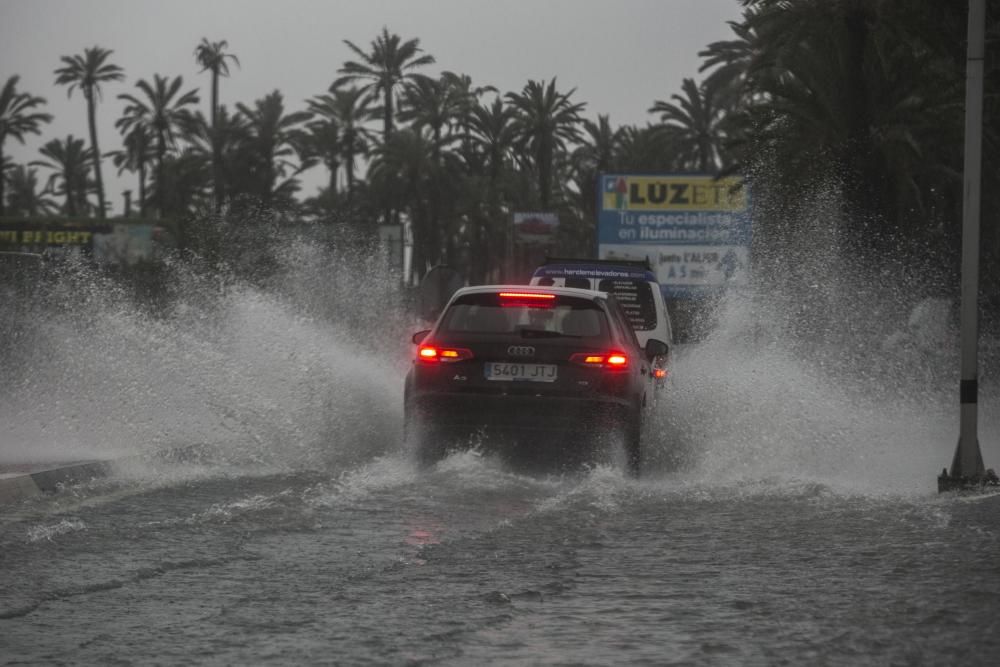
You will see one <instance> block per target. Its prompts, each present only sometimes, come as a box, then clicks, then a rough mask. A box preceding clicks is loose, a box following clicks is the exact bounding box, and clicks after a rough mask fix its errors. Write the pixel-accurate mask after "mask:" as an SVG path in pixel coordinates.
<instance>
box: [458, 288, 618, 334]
mask: <svg viewBox="0 0 1000 667" xmlns="http://www.w3.org/2000/svg"><path fill="white" fill-rule="evenodd" d="M440 330H441V331H442V332H445V333H481V334H517V333H520V334H521V335H522V336H524V337H526V338H530V337H552V338H556V337H571V338H598V339H602V340H606V339H608V338H609V333H608V321H607V316H606V315H605V313H604V311H603V310H601V308H600V306H598V305H597V304H596V303H595V302H593V301H590V300H588V299H583V298H579V297H571V296H562V295H557V296H556V297H555V299H553V300H551V301H539V302H538V303H534V302H531V301H530V300H527V299H525V300H519V299H501V298H500V296H499V295H498V294H496V293H485V294H466V295H464V296H461V297H459V298H458V299H456V301H455V303H453V304H452V305H451V306H450V307H449V308H448V311H447V312H446V313H445V316H444V319H443V320H442V322H441V328H440Z"/></svg>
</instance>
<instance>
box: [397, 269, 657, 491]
mask: <svg viewBox="0 0 1000 667" xmlns="http://www.w3.org/2000/svg"><path fill="white" fill-rule="evenodd" d="M413 342H414V344H415V345H416V346H417V348H416V351H415V354H414V359H413V367H412V368H411V370H410V372H409V374H408V375H407V377H406V386H405V390H404V410H405V422H404V432H405V438H406V440H407V442H409V443H412V444H413V446H415V448H416V450H417V453H418V456H419V457H420V459H421V460H422V461H424V462H432V461H434V460H437V459H438V458H440V457H441V456H443V455H444V454H445V453H446V452H447V450H448V449H449V448H451V447H456V446H458V447H460V446H462V445H463V444H467V443H468V442H469V436H470V435H472V434H475V433H481V434H485V435H486V436H487V439H489V437H490V436H494V435H496V436H499V440H500V441H502V442H505V443H510V442H512V441H513V442H516V443H517V444H518V446H519V449H524V448H525V447H527V448H530V449H540V448H550V447H551V446H552V444H553V443H554V442H558V443H560V444H561V445H562V447H564V448H569V449H571V450H573V449H577V448H578V449H579V450H580V451H585V450H586V448H588V447H592V446H593V445H594V444H597V443H599V442H601V441H604V442H607V441H609V440H610V441H614V440H616V439H617V440H619V441H621V442H622V443H623V445H624V449H625V454H626V461H627V466H628V470H629V472H630V473H631V474H633V475H638V473H639V471H640V468H641V463H642V444H641V441H642V433H643V417H644V412H645V408H646V406H647V405H649V404H651V402H652V400H651V399H652V391H653V377H652V375H651V372H652V370H651V365H650V359H652V358H654V357H656V356H658V355H664V354H666V353H667V344H666V343H665V342H663V341H660V340H657V339H651V340H649V341H648V342H647V344H646V346H645V348H644V349H643V348H641V347H640V346H639V342H638V340H637V338H636V335H635V332H634V331H633V330H632V327H631V325H630V324H629V321H628V318H627V317H626V315H625V312H624V311H623V309H622V307H621V305H620V304H619V303H618V302H617V301H616V300H615V298H614V296H612V295H610V294H607V293H605V292H599V291H595V290H587V289H576V288H568V287H544V288H543V287H529V286H525V285H487V286H479V287H465V288H462V289H460V290H458V291H457V292H456V293H455V294H454V295H453V296H452V298H451V300H450V301H449V302H448V305H447V306H446V307H445V309H444V311H442V313H441V316H440V317H439V318H438V320H437V322H436V324H435V325H434V328H433V329H430V330H427V331H420V332H417V333H416V334H414V335H413ZM606 434H611V435H612V436H614V435H617V436H618V437H617V438H611V439H609V438H607V436H606Z"/></svg>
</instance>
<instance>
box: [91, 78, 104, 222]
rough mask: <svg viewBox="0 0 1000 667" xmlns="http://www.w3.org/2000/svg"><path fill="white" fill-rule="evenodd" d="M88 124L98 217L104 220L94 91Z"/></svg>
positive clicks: (102, 183) (102, 186) (102, 181)
mask: <svg viewBox="0 0 1000 667" xmlns="http://www.w3.org/2000/svg"><path fill="white" fill-rule="evenodd" d="M86 94H87V124H88V125H89V126H90V148H91V150H92V151H93V152H94V154H93V155H92V156H91V159H92V160H93V162H94V178H95V179H96V180H97V217H98V218H100V219H101V220H103V219H104V215H105V211H106V210H107V208H106V205H105V202H104V179H103V178H102V177H101V149H100V148H98V146H97V110H96V109H95V108H94V107H95V105H94V91H93V90H87V91H86Z"/></svg>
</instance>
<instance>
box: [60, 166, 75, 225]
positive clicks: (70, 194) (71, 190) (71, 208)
mask: <svg viewBox="0 0 1000 667" xmlns="http://www.w3.org/2000/svg"><path fill="white" fill-rule="evenodd" d="M63 182H64V183H65V187H66V215H67V216H69V217H70V218H73V217H76V182H75V179H74V178H73V172H72V171H71V170H69V169H66V168H65V167H63Z"/></svg>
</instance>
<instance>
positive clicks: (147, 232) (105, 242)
mask: <svg viewBox="0 0 1000 667" xmlns="http://www.w3.org/2000/svg"><path fill="white" fill-rule="evenodd" d="M153 236H154V227H153V226H152V225H149V224H141V223H139V224H135V223H124V222H111V221H107V222H101V221H94V222H69V221H60V220H45V219H41V220H36V219H31V218H23V219H6V220H0V251H15V252H36V253H42V254H45V255H47V256H50V257H62V256H70V255H80V254H82V255H87V256H90V257H92V258H93V259H94V261H96V262H100V263H104V264H135V263H136V262H139V261H142V260H147V259H150V258H151V257H152V254H153Z"/></svg>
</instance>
